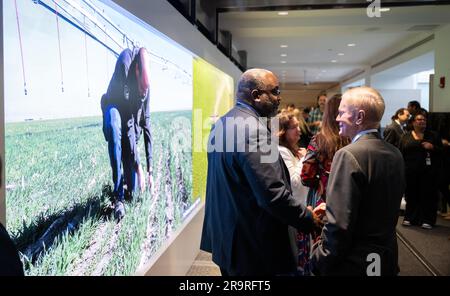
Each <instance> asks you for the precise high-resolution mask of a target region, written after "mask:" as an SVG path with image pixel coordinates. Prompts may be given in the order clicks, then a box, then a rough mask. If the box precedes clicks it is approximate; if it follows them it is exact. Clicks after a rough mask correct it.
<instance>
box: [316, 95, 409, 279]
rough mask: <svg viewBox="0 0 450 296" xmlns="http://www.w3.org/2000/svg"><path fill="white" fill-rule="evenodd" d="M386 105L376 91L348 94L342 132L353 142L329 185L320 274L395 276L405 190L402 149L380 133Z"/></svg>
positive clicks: (318, 264) (342, 106) (319, 256)
mask: <svg viewBox="0 0 450 296" xmlns="http://www.w3.org/2000/svg"><path fill="white" fill-rule="evenodd" d="M383 113H384V101H383V98H382V97H381V95H380V94H379V93H378V92H377V91H376V90H375V89H373V88H369V87H359V88H353V89H351V90H348V91H347V92H346V93H344V95H343V98H342V101H341V104H340V105H339V114H338V116H337V118H336V120H337V121H338V122H339V128H340V130H339V134H340V135H343V136H347V137H349V138H350V139H352V143H351V144H350V145H348V146H345V147H344V148H342V149H340V150H339V151H338V152H337V153H336V155H335V156H334V159H333V163H332V166H331V174H330V178H329V181H328V189H327V192H328V196H327V208H326V216H327V220H328V221H327V223H326V224H325V226H324V228H323V230H322V235H321V238H320V240H319V242H318V243H317V244H315V245H314V247H313V251H312V254H311V264H312V265H313V269H314V270H315V273H316V274H320V275H359V276H364V275H396V274H397V273H398V265H397V263H398V248H397V239H396V234H395V226H396V224H397V219H398V212H399V208H400V200H401V198H402V195H403V192H404V189H405V177H404V163H403V159H402V155H401V153H400V151H399V150H398V149H396V148H395V147H394V146H392V145H391V144H389V143H386V142H385V141H383V140H381V137H380V135H379V134H378V132H377V128H378V127H379V123H380V120H381V117H382V116H383Z"/></svg>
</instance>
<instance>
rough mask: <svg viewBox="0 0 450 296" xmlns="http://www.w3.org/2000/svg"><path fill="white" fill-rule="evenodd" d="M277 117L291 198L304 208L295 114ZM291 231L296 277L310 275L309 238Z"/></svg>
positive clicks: (304, 188) (306, 191)
mask: <svg viewBox="0 0 450 296" xmlns="http://www.w3.org/2000/svg"><path fill="white" fill-rule="evenodd" d="M296 110H298V109H296ZM277 117H278V120H279V131H278V132H277V136H278V137H279V150H280V155H281V157H282V158H283V161H284V163H285V164H286V167H287V168H288V170H289V176H290V178H291V187H292V196H293V197H294V198H295V199H296V200H298V201H300V202H301V204H302V205H304V206H305V207H306V196H307V195H308V188H307V187H305V186H304V185H303V184H302V182H301V179H300V173H301V171H302V161H303V157H304V155H305V153H306V149H304V148H300V147H299V146H298V141H299V139H300V136H301V129H300V126H299V121H298V119H297V116H296V114H295V113H294V112H289V111H285V112H282V113H281V114H278V116H277ZM292 231H293V232H294V235H295V236H296V237H297V257H298V267H297V275H310V270H309V265H308V262H309V249H310V243H309V240H310V236H309V235H306V234H304V233H302V232H297V230H296V229H295V228H293V227H292Z"/></svg>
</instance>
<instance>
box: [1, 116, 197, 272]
mask: <svg viewBox="0 0 450 296" xmlns="http://www.w3.org/2000/svg"><path fill="white" fill-rule="evenodd" d="M191 116H192V115H191V111H177V112H158V113H152V116H151V125H152V138H153V164H152V166H153V172H154V176H153V177H154V186H153V188H152V190H146V191H144V192H143V193H139V194H136V195H135V196H134V197H133V200H131V201H128V202H127V203H126V205H125V207H126V215H125V217H124V219H122V220H121V222H120V223H117V222H116V221H115V220H114V218H113V213H112V207H111V200H110V195H111V194H110V192H111V186H112V180H111V168H110V165H109V157H108V149H107V142H106V141H105V139H104V136H103V132H102V119H101V118H100V117H90V118H76V119H64V120H48V121H28V122H21V123H7V124H6V132H5V134H6V161H5V165H6V211H7V227H8V231H9V232H10V233H11V235H12V237H13V239H14V241H15V242H16V244H17V246H18V248H19V250H20V252H21V255H22V261H23V263H24V267H25V272H26V274H28V275H132V274H133V273H134V272H135V271H136V270H137V269H138V268H139V267H141V266H143V265H145V263H146V262H147V261H148V260H149V258H150V257H151V256H152V255H153V254H154V253H155V252H156V250H157V249H158V248H159V247H160V246H161V244H162V243H163V242H164V241H165V240H166V239H167V238H168V237H169V236H170V234H171V233H172V232H173V231H174V230H176V229H177V227H178V226H179V225H180V223H181V222H182V216H183V213H184V212H185V211H186V209H188V208H189V207H190V206H191V205H192V202H193V201H192V153H191V149H190V147H191V129H190V121H191ZM142 144H143V136H141V138H140V154H141V161H142V165H143V168H145V152H144V151H145V150H144V147H143V145H142Z"/></svg>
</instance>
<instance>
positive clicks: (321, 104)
mask: <svg viewBox="0 0 450 296" xmlns="http://www.w3.org/2000/svg"><path fill="white" fill-rule="evenodd" d="M326 102H327V95H326V94H320V95H319V96H318V97H317V106H316V108H314V110H312V111H311V112H310V113H309V129H310V130H311V132H312V134H313V135H315V134H317V133H318V132H319V131H320V127H321V125H322V117H323V111H324V109H325V103H326Z"/></svg>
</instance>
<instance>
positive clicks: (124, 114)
mask: <svg viewBox="0 0 450 296" xmlns="http://www.w3.org/2000/svg"><path fill="white" fill-rule="evenodd" d="M149 62H150V58H149V54H148V52H147V50H146V49H145V48H134V49H133V50H131V49H125V50H124V51H122V53H121V54H120V55H119V57H118V59H117V62H116V66H115V69H114V73H113V76H112V78H111V81H110V82H109V86H108V90H107V92H106V94H104V95H103V96H102V99H101V108H102V114H103V134H104V136H105V140H106V141H107V142H108V153H109V158H110V165H111V170H112V179H113V185H114V186H113V195H114V216H115V218H116V219H117V220H120V219H122V217H123V216H124V215H125V207H124V196H125V192H124V183H125V184H126V185H127V189H128V192H129V193H130V194H131V193H132V192H133V191H135V190H136V188H137V186H138V184H139V187H140V188H141V190H143V189H144V187H145V179H147V180H148V186H149V187H151V186H152V180H153V177H152V167H151V163H152V142H151V133H150V102H149V100H150V99H149V87H150V78H149V75H150V69H149V67H150V65H149V64H150V63H149ZM142 131H143V133H144V146H145V153H146V158H147V174H146V176H144V173H143V170H142V167H141V165H140V160H139V151H138V140H139V137H140V134H141V133H142ZM122 162H123V174H122ZM136 177H137V178H136Z"/></svg>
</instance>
